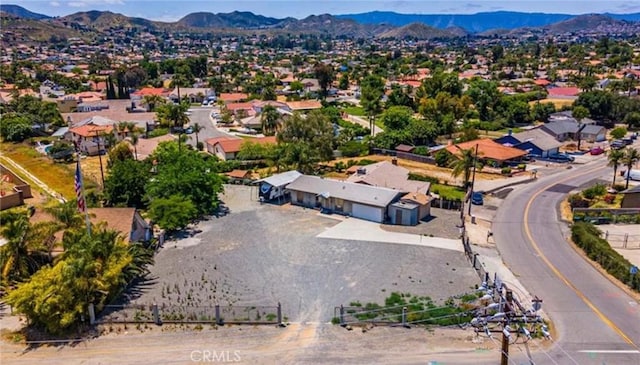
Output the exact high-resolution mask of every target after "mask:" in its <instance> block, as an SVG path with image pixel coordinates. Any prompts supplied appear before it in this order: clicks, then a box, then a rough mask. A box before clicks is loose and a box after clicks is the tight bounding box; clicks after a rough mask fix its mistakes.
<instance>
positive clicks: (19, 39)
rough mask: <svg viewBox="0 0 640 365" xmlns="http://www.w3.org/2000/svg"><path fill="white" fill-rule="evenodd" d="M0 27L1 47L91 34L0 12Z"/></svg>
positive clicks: (49, 22)
mask: <svg viewBox="0 0 640 365" xmlns="http://www.w3.org/2000/svg"><path fill="white" fill-rule="evenodd" d="M0 27H1V28H2V33H3V37H2V46H3V47H7V46H11V45H15V44H19V43H30V42H46V41H49V40H51V39H56V38H57V39H67V38H72V37H79V38H84V37H90V36H91V32H82V31H79V30H77V29H72V28H68V27H65V26H64V25H62V24H60V23H57V22H55V21H43V20H34V19H25V18H21V17H17V16H15V15H12V14H7V13H4V12H0Z"/></svg>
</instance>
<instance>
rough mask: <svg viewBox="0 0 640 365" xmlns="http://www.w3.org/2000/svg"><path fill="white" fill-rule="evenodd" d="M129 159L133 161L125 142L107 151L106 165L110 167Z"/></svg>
mask: <svg viewBox="0 0 640 365" xmlns="http://www.w3.org/2000/svg"><path fill="white" fill-rule="evenodd" d="M131 159H133V153H131V148H130V147H129V144H128V143H127V142H125V141H122V142H120V143H118V144H117V145H115V146H114V147H113V148H112V149H110V150H109V163H108V164H107V166H108V167H109V166H112V165H113V164H115V163H116V162H118V161H124V160H131Z"/></svg>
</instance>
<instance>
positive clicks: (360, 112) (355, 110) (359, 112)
mask: <svg viewBox="0 0 640 365" xmlns="http://www.w3.org/2000/svg"><path fill="white" fill-rule="evenodd" d="M342 110H343V111H344V112H345V113H347V114H351V115H355V116H358V117H365V116H366V115H367V114H366V113H365V112H364V109H363V108H362V107H360V106H348V107H346V108H342Z"/></svg>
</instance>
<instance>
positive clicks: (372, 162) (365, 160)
mask: <svg viewBox="0 0 640 365" xmlns="http://www.w3.org/2000/svg"><path fill="white" fill-rule="evenodd" d="M374 163H376V162H375V161H373V160H368V159H366V158H363V159H362V160H360V161H358V162H356V165H358V166H367V165H371V164H374Z"/></svg>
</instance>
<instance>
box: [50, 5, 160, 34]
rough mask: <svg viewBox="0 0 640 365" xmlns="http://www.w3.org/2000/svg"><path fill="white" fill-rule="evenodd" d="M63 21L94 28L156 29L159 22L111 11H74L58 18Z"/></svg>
mask: <svg viewBox="0 0 640 365" xmlns="http://www.w3.org/2000/svg"><path fill="white" fill-rule="evenodd" d="M58 20H59V21H61V22H63V23H78V24H81V25H84V26H87V27H90V28H93V29H97V30H105V29H109V28H115V27H124V28H132V27H142V28H149V29H155V28H157V27H158V25H159V24H162V23H159V22H154V21H152V20H147V19H144V18H131V17H128V16H126V15H122V14H118V13H112V12H110V11H97V10H92V11H86V12H78V13H73V14H71V15H67V16H64V17H61V18H59V19H58Z"/></svg>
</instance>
